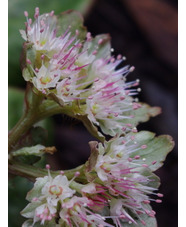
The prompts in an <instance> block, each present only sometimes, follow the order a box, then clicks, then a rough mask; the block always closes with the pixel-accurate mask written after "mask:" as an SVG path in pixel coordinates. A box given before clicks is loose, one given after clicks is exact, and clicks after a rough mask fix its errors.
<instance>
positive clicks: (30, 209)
mask: <svg viewBox="0 0 186 227" xmlns="http://www.w3.org/2000/svg"><path fill="white" fill-rule="evenodd" d="M40 205H41V202H40V201H39V202H37V201H36V202H33V203H29V204H28V205H27V206H26V207H25V208H24V209H23V210H22V211H21V215H22V216H23V217H25V218H32V217H33V216H34V213H35V209H36V208H37V207H38V206H40Z"/></svg>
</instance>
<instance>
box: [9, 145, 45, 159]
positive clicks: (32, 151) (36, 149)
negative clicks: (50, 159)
mask: <svg viewBox="0 0 186 227" xmlns="http://www.w3.org/2000/svg"><path fill="white" fill-rule="evenodd" d="M44 148H45V147H44V146H43V145H40V144H38V145H36V146H32V147H23V148H22V149H20V150H17V151H14V152H12V153H11V154H12V156H13V157H15V156H20V155H25V156H27V155H36V156H39V157H40V156H42V155H43V153H44V152H43V149H44Z"/></svg>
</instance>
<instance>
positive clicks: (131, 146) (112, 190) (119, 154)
mask: <svg viewBox="0 0 186 227" xmlns="http://www.w3.org/2000/svg"><path fill="white" fill-rule="evenodd" d="M123 141H125V142H124V143H123ZM98 150H99V155H98V158H97V162H96V164H95V167H94V169H93V172H94V171H95V172H96V173H97V176H98V178H99V179H100V180H101V181H102V182H103V183H102V184H101V187H102V189H103V192H104V194H107V193H108V194H109V196H110V198H109V199H108V203H107V206H108V207H110V216H109V217H110V218H112V219H113V221H114V223H115V224H116V226H120V224H119V223H120V221H121V220H122V221H124V222H131V223H136V221H135V219H134V217H137V218H140V216H139V214H147V215H149V216H151V217H154V215H153V211H152V209H151V208H149V207H147V206H146V205H145V204H146V203H145V201H149V200H151V199H150V198H149V195H150V194H155V195H157V196H158V197H161V196H162V195H161V194H160V193H157V194H156V193H154V192H153V191H154V190H156V188H154V187H152V186H149V183H150V182H152V181H153V179H151V177H152V173H151V171H150V169H149V168H148V165H145V166H144V161H145V159H144V158H141V157H140V155H135V153H136V152H137V151H138V152H143V148H141V146H140V144H138V143H137V142H136V141H135V138H134V139H133V140H131V136H130V135H127V136H125V137H119V138H115V139H112V140H111V141H109V142H106V143H105V144H104V146H103V145H101V144H99V147H98ZM152 200H153V199H152ZM155 201H156V202H157V203H159V202H160V201H161V200H159V199H157V200H155ZM109 217H106V218H109ZM142 222H143V220H142Z"/></svg>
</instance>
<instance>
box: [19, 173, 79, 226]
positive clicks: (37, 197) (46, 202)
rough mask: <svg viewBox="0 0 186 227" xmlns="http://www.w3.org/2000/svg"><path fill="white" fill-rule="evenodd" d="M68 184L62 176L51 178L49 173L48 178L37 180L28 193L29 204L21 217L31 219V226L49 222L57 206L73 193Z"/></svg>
mask: <svg viewBox="0 0 186 227" xmlns="http://www.w3.org/2000/svg"><path fill="white" fill-rule="evenodd" d="M69 184H70V182H69V181H68V179H67V177H66V176H62V175H58V176H56V177H55V178H53V177H52V176H51V175H50V173H49V176H45V177H44V178H42V177H40V178H37V179H36V182H35V184H34V188H33V189H32V190H31V192H30V193H28V196H29V200H31V203H29V204H28V205H27V207H26V208H25V209H24V210H23V211H22V215H23V216H24V217H27V218H32V219H33V225H34V223H36V222H38V221H40V223H41V225H43V224H44V223H45V221H51V220H52V219H53V218H54V217H56V215H57V209H58V208H57V207H58V204H62V203H63V201H64V200H65V199H67V198H70V197H72V196H73V194H74V193H75V190H72V189H71V188H70V187H69Z"/></svg>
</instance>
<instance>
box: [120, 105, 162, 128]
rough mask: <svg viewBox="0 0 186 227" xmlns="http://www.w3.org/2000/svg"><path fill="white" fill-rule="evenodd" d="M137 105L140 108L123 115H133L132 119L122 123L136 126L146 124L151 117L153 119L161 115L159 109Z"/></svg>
mask: <svg viewBox="0 0 186 227" xmlns="http://www.w3.org/2000/svg"><path fill="white" fill-rule="evenodd" d="M139 104H141V108H139V109H137V110H132V111H129V112H125V115H127V116H130V115H133V116H134V118H132V119H127V120H123V121H122V122H125V123H130V124H132V125H138V124H139V123H140V122H146V121H148V120H149V119H150V118H151V117H155V116H157V115H159V114H160V113H161V108H160V107H151V106H149V105H148V104H146V103H139Z"/></svg>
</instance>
